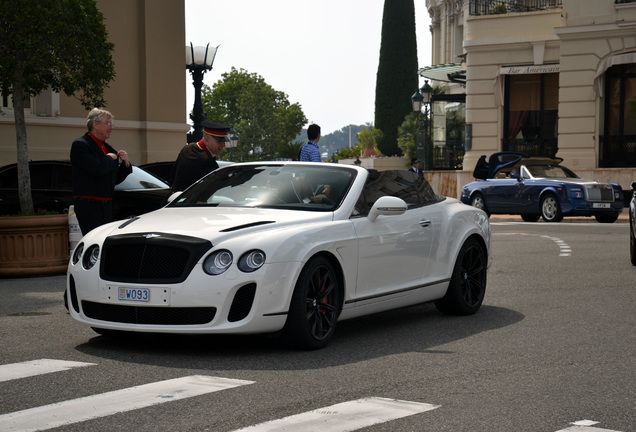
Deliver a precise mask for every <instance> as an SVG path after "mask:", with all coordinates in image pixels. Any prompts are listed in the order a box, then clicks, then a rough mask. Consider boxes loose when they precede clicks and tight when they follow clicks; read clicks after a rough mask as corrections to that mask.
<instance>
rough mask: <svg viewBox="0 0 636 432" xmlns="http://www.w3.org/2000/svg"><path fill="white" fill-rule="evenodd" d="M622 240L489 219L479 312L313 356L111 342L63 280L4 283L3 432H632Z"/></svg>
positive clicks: (278, 349)
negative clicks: (80, 315)
mask: <svg viewBox="0 0 636 432" xmlns="http://www.w3.org/2000/svg"><path fill="white" fill-rule="evenodd" d="M628 243H629V240H628V228H627V224H625V223H615V224H598V223H565V224H563V223H562V224H545V223H534V224H527V223H514V222H509V221H496V220H493V258H494V262H493V266H492V267H491V269H490V272H489V275H488V277H489V287H488V292H487V296H486V301H485V303H484V306H483V307H482V309H481V310H480V312H479V313H478V314H477V315H475V316H472V317H461V318H453V317H446V316H443V315H441V314H439V313H438V312H437V311H436V310H435V308H434V307H433V306H432V305H422V306H417V307H411V308H406V309H402V310H399V311H393V312H387V313H382V314H378V315H375V316H372V317H365V318H361V319H355V320H351V321H345V322H342V323H341V325H340V327H339V329H338V332H337V334H336V337H335V339H334V341H333V343H332V344H331V345H330V346H329V347H327V348H326V349H324V350H321V351H317V352H304V351H294V350H290V349H288V348H286V347H284V346H282V345H280V344H279V343H277V341H276V339H272V338H268V337H181V338H177V337H171V338H163V337H159V336H145V337H137V338H130V339H123V340H120V339H109V338H105V337H101V336H98V335H96V334H95V333H93V332H92V330H90V329H88V328H85V327H81V326H79V325H77V324H75V323H73V322H71V320H70V318H69V316H68V315H67V313H66V311H65V310H64V308H63V307H62V305H61V302H60V300H61V292H62V290H63V287H64V282H65V278H64V277H63V276H57V277H46V278H35V279H15V280H0V345H1V350H0V430H1V431H3V432H6V431H9V430H25V429H27V427H33V430H37V429H38V428H40V429H41V428H51V427H55V426H57V425H60V424H63V423H68V424H66V425H61V426H59V428H58V429H56V431H66V432H68V431H86V430H95V431H130V430H135V431H177V430H178V431H223V432H225V431H234V430H237V429H240V428H249V429H246V430H250V431H255V430H257V431H282V430H294V431H297V430H299V431H300V430H302V431H309V430H320V432H335V431H343V430H360V431H373V432H379V431H391V432H396V431H435V432H450V431H452V432H456V431H488V432H491V431H492V432H499V431H502V432H503V431H505V432H509V431H515V432H517V431H533V432H534V431H538V432H556V431H568V432H575V431H576V432H592V431H594V432H602V431H620V432H628V431H632V432H634V431H636V409H635V406H636V405H635V401H636V374H634V361H633V359H634V358H636V332H634V328H636V318H635V314H634V306H635V304H636V290H635V289H634V278H635V276H636V267H632V266H631V265H630V264H629V257H628ZM46 359H48V360H46ZM265 422H270V423H266V424H263V423H265ZM12 428H14V429H12Z"/></svg>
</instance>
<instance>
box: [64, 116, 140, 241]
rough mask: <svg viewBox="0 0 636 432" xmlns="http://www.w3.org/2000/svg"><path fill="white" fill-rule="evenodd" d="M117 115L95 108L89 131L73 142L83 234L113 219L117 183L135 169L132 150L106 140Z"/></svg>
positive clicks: (75, 187) (76, 198) (75, 189)
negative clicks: (131, 158)
mask: <svg viewBox="0 0 636 432" xmlns="http://www.w3.org/2000/svg"><path fill="white" fill-rule="evenodd" d="M113 118H114V117H113V115H112V114H111V113H110V112H108V111H106V110H103V109H100V108H93V109H92V110H91V111H90V112H89V113H88V117H87V118H86V126H87V127H88V132H86V133H85V134H84V135H83V136H81V137H79V138H77V139H76V140H75V141H73V144H72V145H71V167H72V176H73V200H74V205H75V214H76V215H77V221H78V223H79V226H80V229H81V230H82V235H86V234H88V232H89V231H91V230H92V229H94V228H97V227H98V226H100V225H103V224H105V223H108V222H111V221H112V220H113V194H114V192H115V185H117V184H119V183H121V182H122V181H124V179H125V178H126V177H127V176H128V175H129V174H130V173H131V172H132V165H131V164H130V161H129V160H128V153H127V152H126V151H124V150H119V151H117V150H115V149H114V148H113V147H112V146H111V145H110V144H108V143H107V142H106V140H107V139H109V138H110V133H111V132H112V130H113Z"/></svg>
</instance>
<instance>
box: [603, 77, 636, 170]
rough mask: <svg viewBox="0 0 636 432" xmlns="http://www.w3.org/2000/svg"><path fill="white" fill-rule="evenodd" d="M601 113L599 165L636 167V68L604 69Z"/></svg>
mask: <svg viewBox="0 0 636 432" xmlns="http://www.w3.org/2000/svg"><path fill="white" fill-rule="evenodd" d="M604 111H605V112H604V119H605V120H604V127H603V135H602V136H600V138H599V145H600V148H599V154H600V160H599V166H600V167H603V168H608V167H634V166H636V65H634V64H623V65H618V66H613V67H611V68H609V69H608V70H607V72H606V73H605V109H604Z"/></svg>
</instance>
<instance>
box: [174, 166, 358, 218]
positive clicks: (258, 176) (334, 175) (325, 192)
mask: <svg viewBox="0 0 636 432" xmlns="http://www.w3.org/2000/svg"><path fill="white" fill-rule="evenodd" d="M356 173H357V171H356V170H355V169H349V168H335V167H333V166H331V167H330V165H329V164H324V165H323V166H310V165H304V164H291V165H259V164H253V165H252V164H250V165H239V166H236V165H230V166H227V167H225V168H221V169H219V170H217V171H215V172H213V173H212V174H210V175H208V176H206V177H204V178H203V179H201V180H199V181H198V182H197V183H195V184H194V185H192V186H191V187H190V188H189V189H187V190H186V191H185V192H183V193H182V194H181V195H179V196H178V197H177V198H176V199H175V200H174V201H173V202H171V203H170V204H169V206H168V207H206V206H213V207H216V206H226V207H267V208H281V209H291V210H308V211H333V210H335V209H336V208H337V207H338V206H339V205H340V203H341V202H342V200H343V198H344V196H345V195H346V193H347V191H348V190H349V187H350V186H351V183H352V181H353V179H354V178H355V176H356Z"/></svg>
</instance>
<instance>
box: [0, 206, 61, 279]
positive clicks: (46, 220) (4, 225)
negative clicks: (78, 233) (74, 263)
mask: <svg viewBox="0 0 636 432" xmlns="http://www.w3.org/2000/svg"><path fill="white" fill-rule="evenodd" d="M68 259H69V251H68V215H65V214H61V215H47V216H17V217H0V277H3V278H6V277H29V276H44V275H55V274H64V273H66V268H67V265H68Z"/></svg>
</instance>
